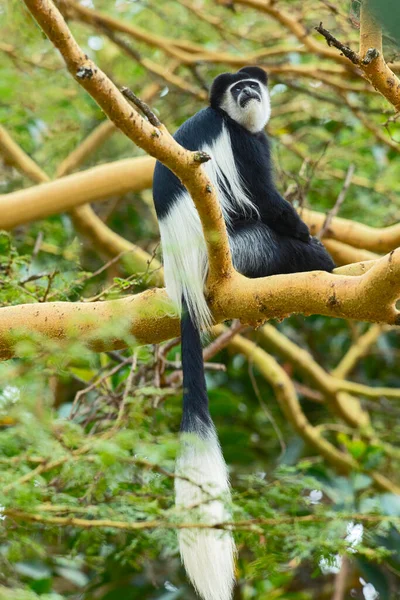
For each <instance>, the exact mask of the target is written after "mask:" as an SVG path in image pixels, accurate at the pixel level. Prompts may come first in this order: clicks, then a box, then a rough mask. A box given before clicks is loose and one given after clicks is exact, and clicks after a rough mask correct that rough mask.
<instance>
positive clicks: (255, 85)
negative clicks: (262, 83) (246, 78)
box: [250, 83, 258, 90]
mask: <svg viewBox="0 0 400 600" xmlns="http://www.w3.org/2000/svg"><path fill="white" fill-rule="evenodd" d="M250 87H251V88H253V90H256V89H257V88H258V84H257V83H251V84H250Z"/></svg>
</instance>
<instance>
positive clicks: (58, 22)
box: [25, 0, 233, 279]
mask: <svg viewBox="0 0 400 600" xmlns="http://www.w3.org/2000/svg"><path fill="white" fill-rule="evenodd" d="M25 4H26V6H27V7H28V9H29V10H30V12H31V13H32V15H33V16H34V18H35V19H36V20H37V22H38V23H39V25H40V26H41V27H42V29H43V31H44V32H45V33H46V35H47V37H48V38H49V39H50V40H51V41H52V42H53V44H54V45H55V47H56V48H57V49H58V50H59V51H60V53H61V55H62V56H63V58H64V60H65V62H66V65H67V68H68V70H69V71H70V73H71V74H72V75H73V77H74V78H75V80H76V81H77V82H78V83H80V84H81V85H82V87H84V88H85V89H86V91H87V92H89V94H90V95H91V96H92V97H93V99H94V100H95V101H96V102H97V104H98V105H99V106H100V107H101V108H102V109H103V110H104V112H105V113H106V114H107V115H108V116H109V118H110V119H111V120H112V121H113V122H114V123H115V125H116V126H117V127H118V128H119V129H121V131H122V132H123V133H125V135H127V137H128V138H129V139H131V140H132V141H133V142H135V143H136V144H138V145H139V146H140V147H141V148H143V149H144V150H145V151H146V152H148V153H149V154H151V155H152V156H154V157H155V158H157V159H158V160H160V161H161V162H163V163H164V164H165V165H166V166H167V167H168V168H169V169H171V171H172V172H173V173H175V175H176V176H177V177H179V178H180V179H181V180H182V182H183V184H184V185H185V186H186V188H187V189H188V191H189V193H190V194H191V196H192V198H193V201H194V203H195V205H196V208H197V210H198V213H199V216H200V220H201V223H202V227H203V232H204V237H205V241H206V244H207V250H208V259H209V267H210V278H211V279H213V278H214V279H215V278H217V277H229V276H230V273H231V272H232V269H233V267H232V262H231V259H230V249H229V243H228V236H227V232H226V228H225V222H224V219H223V216H222V211H221V208H220V206H219V203H218V201H217V197H216V193H215V190H214V189H213V187H212V185H211V182H210V180H209V178H208V177H207V175H206V173H205V172H204V171H203V170H202V169H201V168H200V164H199V163H198V162H197V161H196V159H195V153H192V152H190V151H188V150H185V149H184V148H182V146H180V145H179V144H178V143H177V142H176V141H175V140H174V139H173V138H172V136H171V135H170V134H169V133H168V131H167V129H166V128H165V127H164V126H161V127H158V128H156V127H154V126H153V125H151V124H150V123H149V122H148V121H146V120H145V119H143V117H141V116H140V115H139V114H138V113H137V112H136V111H134V110H133V109H132V107H131V106H130V105H129V103H128V102H127V101H126V100H125V99H124V98H123V96H122V95H121V94H120V92H119V91H118V89H117V88H116V87H115V85H114V84H113V83H112V82H111V81H110V80H109V79H108V78H107V77H106V75H105V74H104V73H103V72H102V71H101V70H100V69H99V68H98V67H97V65H95V64H94V62H93V61H91V60H90V59H89V58H88V57H87V56H86V55H85V54H84V53H83V52H82V50H81V49H80V48H79V46H78V44H77V43H76V41H75V39H74V38H73V36H72V34H71V32H70V31H69V29H68V27H67V25H66V23H65V21H64V19H63V17H62V15H61V14H60V12H59V11H58V10H57V9H56V7H55V6H54V4H52V2H51V1H50V0H25Z"/></svg>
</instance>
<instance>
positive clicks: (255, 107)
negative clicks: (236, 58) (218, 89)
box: [221, 79, 271, 133]
mask: <svg viewBox="0 0 400 600" xmlns="http://www.w3.org/2000/svg"><path fill="white" fill-rule="evenodd" d="M246 81H247V80H246ZM248 81H255V82H256V83H258V84H259V86H260V89H261V102H259V101H258V100H255V99H253V100H250V101H249V102H247V104H246V106H243V107H242V106H240V104H238V102H237V101H236V100H235V99H234V98H233V96H232V94H231V88H232V87H234V86H235V85H236V83H237V82H236V83H233V84H232V85H231V86H230V87H229V88H228V89H227V90H226V92H225V96H224V99H223V102H221V108H222V109H223V110H224V111H225V112H226V113H227V114H228V115H229V116H230V117H231V119H233V120H234V121H236V122H237V123H240V125H242V126H243V127H245V128H246V129H248V130H249V131H250V132H251V133H258V132H259V131H262V129H264V127H265V126H266V124H267V123H268V121H269V118H270V116H271V102H270V99H269V93H268V89H267V88H266V87H265V86H264V85H262V84H261V83H260V82H259V81H257V80H255V79H249V80H248Z"/></svg>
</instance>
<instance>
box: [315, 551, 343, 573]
mask: <svg viewBox="0 0 400 600" xmlns="http://www.w3.org/2000/svg"><path fill="white" fill-rule="evenodd" d="M318 564H319V568H320V569H321V571H322V573H323V575H331V574H333V575H336V574H337V573H339V571H340V569H341V568H342V557H341V556H340V554H336V555H335V556H332V555H331V556H330V557H329V558H324V557H321V558H320V561H319V563H318Z"/></svg>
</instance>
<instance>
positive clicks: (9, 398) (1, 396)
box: [0, 385, 21, 404]
mask: <svg viewBox="0 0 400 600" xmlns="http://www.w3.org/2000/svg"><path fill="white" fill-rule="evenodd" d="M20 395H21V392H20V390H19V388H17V387H15V385H7V386H6V387H5V388H4V390H3V391H2V392H0V402H1V403H2V404H15V403H16V402H18V400H19V398H20Z"/></svg>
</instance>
